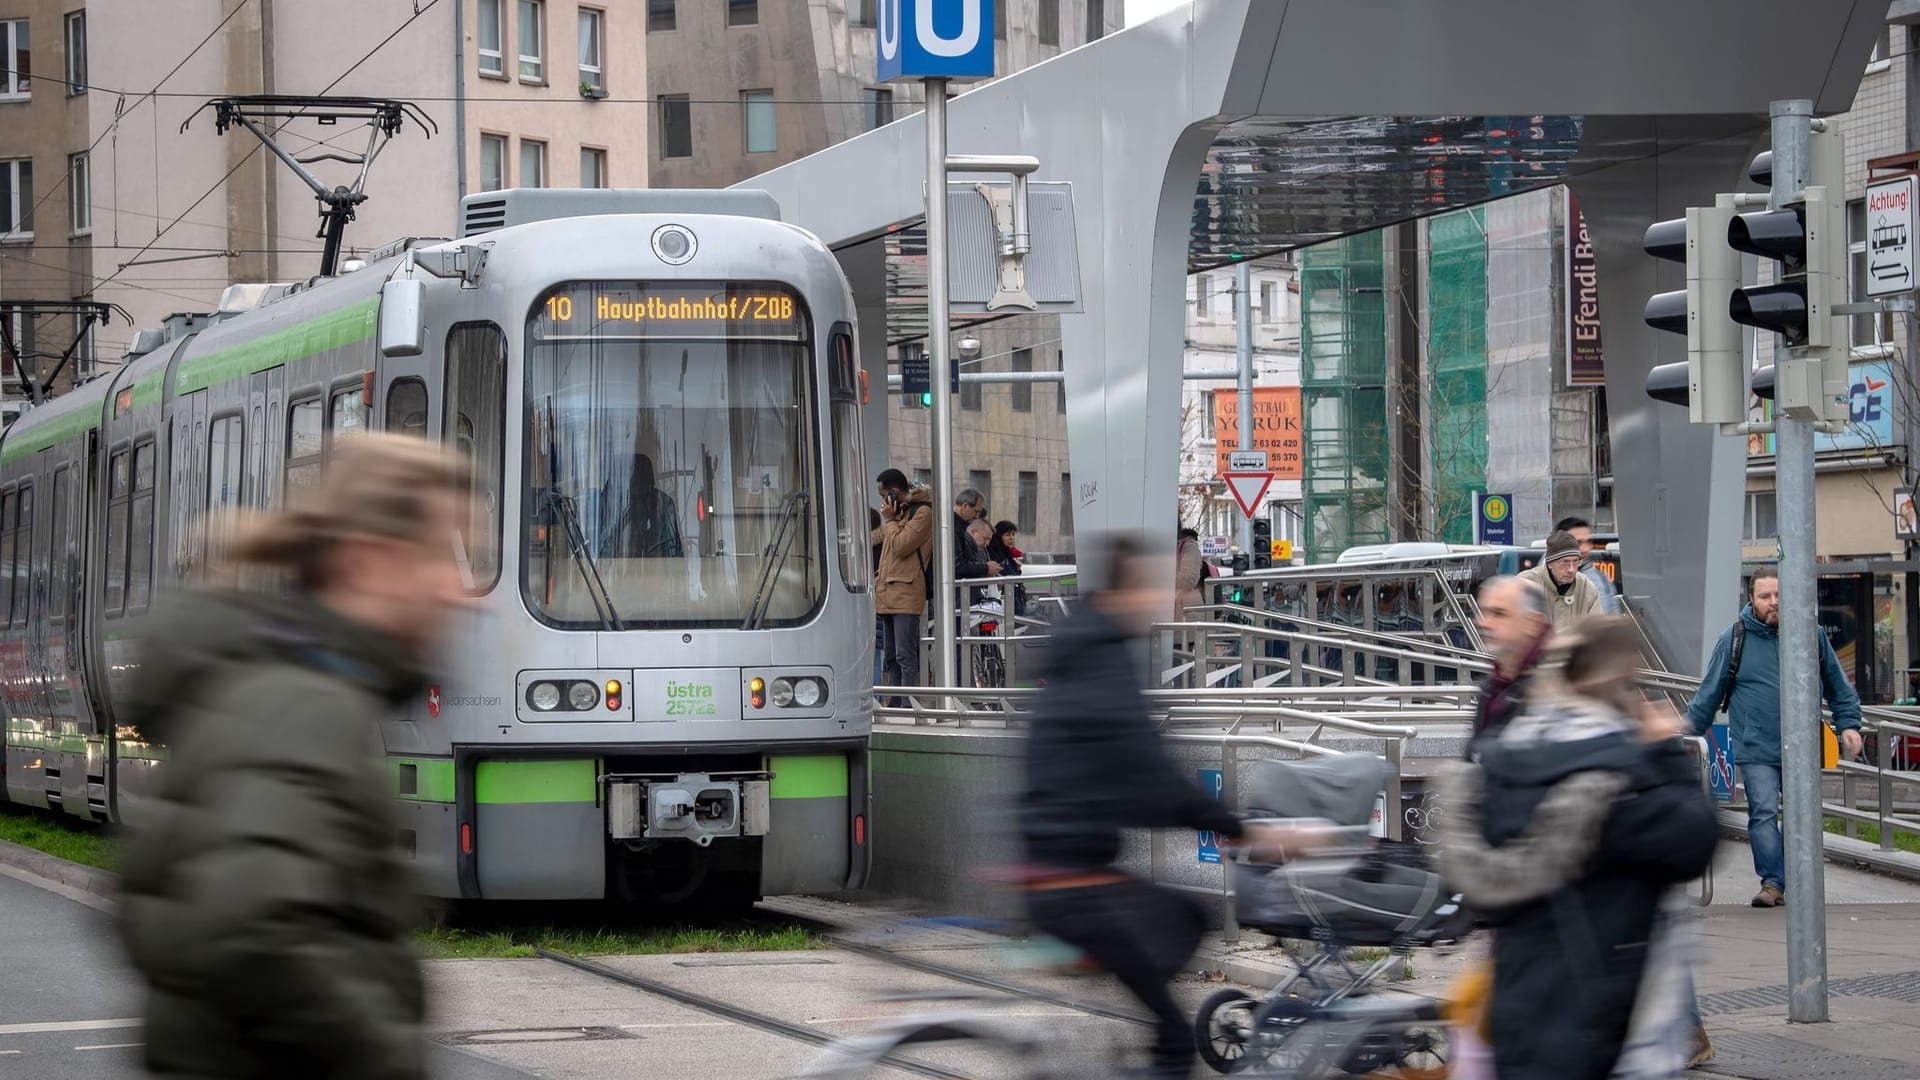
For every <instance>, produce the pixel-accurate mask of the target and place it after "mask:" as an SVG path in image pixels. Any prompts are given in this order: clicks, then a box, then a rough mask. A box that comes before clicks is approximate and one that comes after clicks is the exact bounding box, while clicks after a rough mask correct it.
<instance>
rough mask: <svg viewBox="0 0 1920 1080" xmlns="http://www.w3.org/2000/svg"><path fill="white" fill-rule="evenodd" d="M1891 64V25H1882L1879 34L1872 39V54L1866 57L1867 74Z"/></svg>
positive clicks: (1885, 68)
mask: <svg viewBox="0 0 1920 1080" xmlns="http://www.w3.org/2000/svg"><path fill="white" fill-rule="evenodd" d="M1892 66H1893V27H1892V26H1890V25H1888V26H1882V27H1881V28H1880V36H1879V37H1876V38H1874V39H1873V55H1872V56H1869V57H1867V74H1869V75H1871V74H1873V73H1874V72H1876V71H1885V70H1887V69H1888V68H1890V67H1892Z"/></svg>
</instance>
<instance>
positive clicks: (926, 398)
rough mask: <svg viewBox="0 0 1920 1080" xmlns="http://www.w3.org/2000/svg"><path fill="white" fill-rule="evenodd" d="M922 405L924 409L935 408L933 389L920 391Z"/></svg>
mask: <svg viewBox="0 0 1920 1080" xmlns="http://www.w3.org/2000/svg"><path fill="white" fill-rule="evenodd" d="M920 407H921V408H923V409H931V408H933V391H931V390H922V391H920Z"/></svg>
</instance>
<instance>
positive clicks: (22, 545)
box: [9, 484, 33, 626]
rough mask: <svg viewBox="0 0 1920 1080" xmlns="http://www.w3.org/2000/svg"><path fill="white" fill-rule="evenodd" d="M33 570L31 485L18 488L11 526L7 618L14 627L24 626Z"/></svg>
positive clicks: (31, 596)
mask: <svg viewBox="0 0 1920 1080" xmlns="http://www.w3.org/2000/svg"><path fill="white" fill-rule="evenodd" d="M32 570H33V485H32V484H23V485H21V487H20V516H19V517H18V518H17V519H16V520H15V521H14V524H13V602H12V604H11V605H10V610H9V618H10V620H11V621H12V623H13V625H15V626H25V625H26V622H27V607H28V601H29V600H31V599H33V595H32V593H31V592H30V591H29V583H30V581H31V578H30V577H29V574H30V573H31V572H32Z"/></svg>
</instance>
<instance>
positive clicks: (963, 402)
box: [947, 356, 980, 412]
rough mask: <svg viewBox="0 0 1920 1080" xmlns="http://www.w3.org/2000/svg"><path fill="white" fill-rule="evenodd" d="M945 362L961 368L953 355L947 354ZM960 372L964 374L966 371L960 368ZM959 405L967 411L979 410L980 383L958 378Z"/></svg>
mask: <svg viewBox="0 0 1920 1080" xmlns="http://www.w3.org/2000/svg"><path fill="white" fill-rule="evenodd" d="M947 363H949V364H952V365H954V367H955V370H961V369H960V367H959V365H960V361H958V360H956V359H954V358H953V357H951V356H949V357H948V358H947ZM975 370H978V369H977V368H976V369H975ZM961 374H962V375H965V374H966V372H965V371H964V370H961ZM960 407H961V408H963V409H965V410H967V411H968V412H979V411H980V384H979V383H977V382H968V381H967V380H966V379H964V378H963V379H961V380H960Z"/></svg>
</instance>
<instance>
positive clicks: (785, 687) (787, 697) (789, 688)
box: [773, 679, 793, 709]
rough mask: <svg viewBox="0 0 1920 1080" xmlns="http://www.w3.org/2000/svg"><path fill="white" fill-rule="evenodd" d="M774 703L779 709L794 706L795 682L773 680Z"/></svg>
mask: <svg viewBox="0 0 1920 1080" xmlns="http://www.w3.org/2000/svg"><path fill="white" fill-rule="evenodd" d="M773 703H774V705H775V706H776V707H778V708H782V709H784V708H786V707H788V706H789V705H792V704H793V682H792V681H791V680H789V679H775V680H773Z"/></svg>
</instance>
